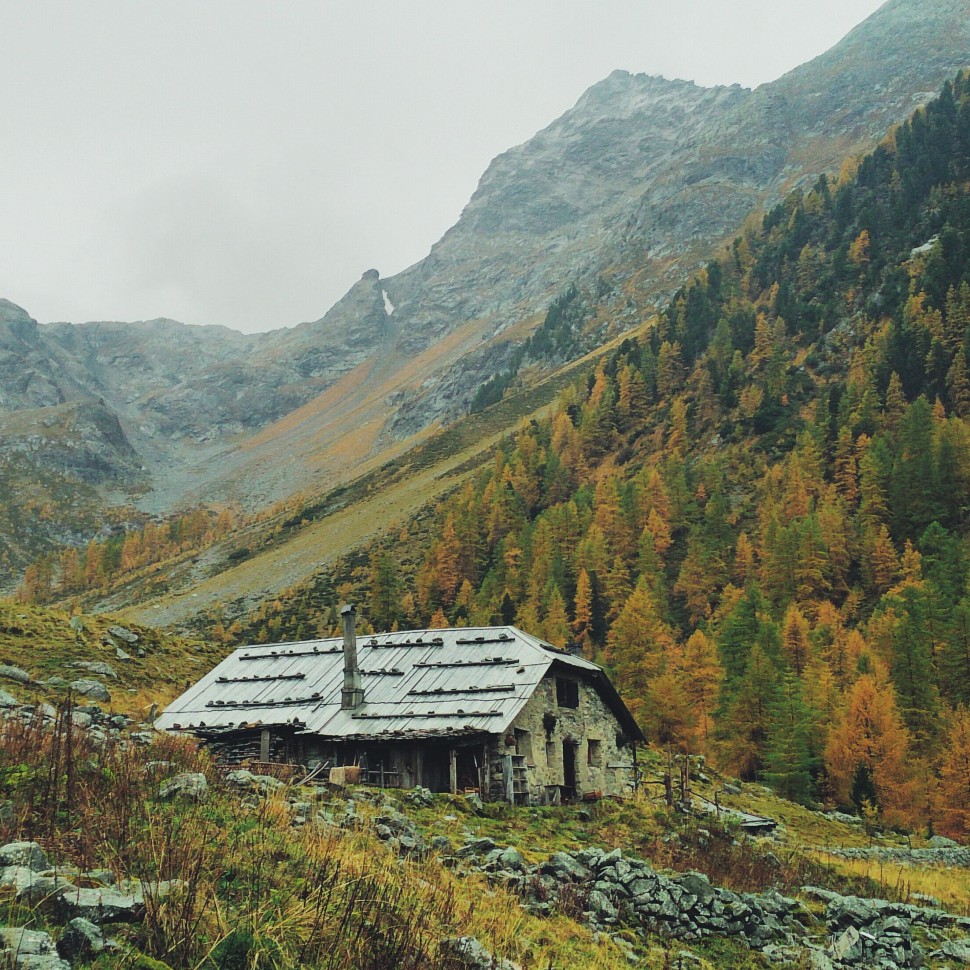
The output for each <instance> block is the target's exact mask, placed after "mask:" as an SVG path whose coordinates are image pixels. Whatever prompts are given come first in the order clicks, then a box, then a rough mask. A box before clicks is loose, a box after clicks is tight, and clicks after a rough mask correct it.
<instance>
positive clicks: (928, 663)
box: [217, 73, 970, 836]
mask: <svg viewBox="0 0 970 970" xmlns="http://www.w3.org/2000/svg"><path fill="white" fill-rule="evenodd" d="M968 354H970V75H968V74H966V73H964V74H961V75H960V76H958V77H957V78H956V80H955V81H953V82H952V83H949V84H947V85H946V86H945V88H944V89H943V91H942V93H941V95H940V96H939V98H938V99H937V100H935V101H934V102H933V103H931V104H930V105H929V106H928V107H927V108H926V109H924V110H921V111H920V112H918V113H917V114H916V115H914V116H913V117H912V118H911V119H910V120H909V121H908V122H906V123H905V124H903V125H901V126H899V127H898V128H897V129H896V130H894V131H893V132H892V133H891V134H890V136H889V137H888V138H887V139H886V140H885V142H884V143H883V144H882V145H880V146H879V148H878V149H877V150H876V151H875V152H873V153H872V154H870V155H869V156H867V157H865V158H864V159H862V160H861V161H860V162H858V163H847V164H846V166H844V168H843V171H842V173H841V175H840V177H839V179H838V180H828V179H826V178H824V177H823V178H821V179H819V181H818V183H817V184H816V185H815V187H814V188H813V190H812V191H810V192H808V193H806V194H795V195H792V196H791V197H790V198H789V199H788V200H787V201H786V202H785V203H783V204H782V205H780V206H778V207H777V208H775V209H774V210H772V211H771V212H769V213H768V214H767V215H765V216H764V217H763V218H762V219H758V220H752V221H751V222H750V223H749V225H748V226H747V227H746V229H745V231H744V232H743V233H742V235H740V236H739V237H738V238H737V239H736V240H735V241H734V242H733V244H732V245H731V246H730V247H728V249H727V250H726V251H725V252H724V254H723V255H722V256H721V257H720V258H718V259H717V260H715V261H713V262H711V263H710V264H709V265H708V266H707V268H706V269H705V270H704V271H702V272H701V273H700V274H698V275H697V276H696V277H695V278H694V279H693V280H692V281H691V282H690V283H689V284H687V285H686V286H685V287H684V288H683V289H682V290H681V291H680V292H679V293H678V294H677V296H676V298H675V299H674V300H673V301H672V303H671V304H670V306H669V307H668V308H667V310H666V311H665V312H664V314H663V315H662V317H661V318H660V320H659V322H658V324H657V326H656V327H655V328H653V329H652V330H651V332H650V333H649V336H648V338H646V339H644V340H642V341H633V340H630V341H627V342H625V343H624V344H623V345H622V346H621V347H620V349H619V350H618V351H617V352H616V353H615V354H614V355H612V356H611V357H609V358H608V359H606V360H605V361H604V362H603V363H602V364H601V365H600V366H599V367H598V369H597V370H596V372H595V373H594V374H593V375H592V376H591V377H590V379H589V380H588V381H587V382H586V383H584V384H581V385H579V386H576V387H574V388H572V390H571V391H570V392H569V393H567V394H566V395H565V396H564V397H563V399H562V400H561V402H560V404H559V406H558V409H557V410H556V413H555V414H554V415H553V416H552V417H550V418H549V419H548V420H545V421H541V422H535V421H533V422H530V423H529V424H527V425H526V426H523V427H522V428H521V429H520V430H519V431H518V432H517V433H516V434H515V435H514V436H513V437H510V438H509V439H508V441H507V442H506V443H505V444H504V445H503V446H502V447H501V448H499V449H498V450H497V451H496V453H495V455H494V459H493V461H492V462H491V463H490V465H489V467H487V468H486V469H485V470H483V471H482V472H481V473H480V474H479V475H478V476H477V477H476V478H475V479H474V480H473V481H471V482H469V483H468V484H466V485H465V486H464V487H462V488H461V489H460V490H459V491H457V492H456V493H455V494H453V495H452V496H450V497H449V498H448V499H447V500H445V501H444V502H442V503H440V505H439V506H438V507H437V508H436V510H435V512H434V514H433V516H432V517H431V519H430V520H426V521H424V522H423V523H418V524H415V526H414V528H410V529H406V530H404V531H402V532H401V533H400V535H396V536H394V537H393V538H389V539H387V540H386V541H385V542H383V543H382V544H380V545H378V546H375V547H373V548H372V549H370V550H368V551H366V552H365V553H364V554H362V555H361V556H360V557H358V558H357V559H355V560H354V561H353V562H347V563H344V568H343V569H342V570H341V569H338V570H334V571H330V572H327V573H326V574H321V575H320V576H319V577H318V579H317V581H316V582H315V583H313V584H309V585H306V586H302V587H300V588H298V589H294V590H291V591H289V592H288V593H286V594H283V595H281V596H280V597H279V598H277V599H275V600H274V601H272V602H270V603H267V604H265V605H264V607H263V608H262V609H261V610H260V611H259V612H258V613H257V614H255V615H254V616H252V617H250V618H249V620H248V621H247V622H246V623H245V624H242V623H237V624H235V626H233V627H231V628H230V630H229V631H226V630H224V629H223V628H222V627H221V626H220V627H219V628H218V631H217V632H218V633H219V634H221V635H223V636H225V637H226V639H227V641H231V640H240V639H243V640H244V639H247V638H257V639H262V640H266V639H279V638H283V637H286V636H306V635H311V634H312V633H314V632H315V630H324V629H327V628H328V627H329V626H330V624H331V622H332V619H333V618H332V617H330V616H329V615H328V607H329V605H330V604H331V603H333V602H334V597H335V596H336V595H341V596H356V597H357V598H358V599H359V600H360V601H361V602H366V603H367V604H368V610H367V612H368V618H369V621H370V623H371V624H372V625H373V626H374V627H375V628H388V627H393V626H395V625H400V626H422V625H427V624H430V625H433V626H437V625H446V624H465V623H467V624H476V623H494V622H510V623H515V624H516V625H518V626H520V627H522V628H524V629H528V630H531V631H533V632H536V633H539V634H541V635H543V636H544V637H546V638H547V639H548V640H550V641H551V642H552V643H555V644H565V643H566V642H570V641H577V642H579V643H581V644H582V645H583V649H584V650H585V651H586V653H587V655H589V656H591V657H593V658H594V659H596V660H598V661H600V662H602V663H604V664H605V665H606V666H607V667H608V669H609V670H610V671H611V673H612V674H613V676H614V677H615V680H616V683H617V685H618V687H619V689H620V690H621V692H622V693H623V695H624V696H625V698H626V699H627V700H628V702H629V703H630V705H631V708H632V709H633V710H634V711H635V713H636V714H637V716H638V718H639V719H640V721H641V723H643V725H644V726H645V728H646V729H647V730H648V732H649V734H650V735H651V737H652V739H653V740H655V741H657V742H659V743H663V744H669V745H675V746H677V747H679V748H680V749H683V750H689V751H691V752H698V753H701V752H702V753H706V754H708V755H709V756H712V757H714V758H716V759H717V761H718V762H719V763H720V764H721V765H722V766H723V767H724V768H726V769H728V770H732V771H734V772H736V773H737V774H738V775H739V776H740V777H742V778H745V779H754V778H759V779H761V780H764V781H766V782H767V783H769V784H771V785H773V786H774V787H775V788H776V789H777V790H778V791H779V792H781V793H783V794H784V795H786V796H788V797H792V798H794V799H796V800H801V801H805V802H815V801H819V802H823V803H827V804H837V805H842V806H845V807H849V808H854V809H857V810H860V811H863V812H867V813H870V814H872V815H881V816H882V818H883V819H884V821H885V822H887V823H890V824H904V825H915V824H917V823H919V824H923V823H927V822H928V823H929V825H930V826H931V827H933V828H935V829H936V830H937V831H941V832H945V833H949V834H953V835H962V836H966V835H968V834H970V816H968V805H970V712H968V706H967V705H968V703H970V594H968V577H970V523H968V507H970V369H968V359H970V358H968ZM422 537H427V538H426V541H423V542H422V541H421V539H422Z"/></svg>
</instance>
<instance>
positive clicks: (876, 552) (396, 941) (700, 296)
mask: <svg viewBox="0 0 970 970" xmlns="http://www.w3.org/2000/svg"><path fill="white" fill-rule="evenodd" d="M968 44H970V7H968V5H967V2H966V0H932V2H926V3H925V5H922V4H920V3H917V2H915V0H889V2H888V3H886V4H884V5H883V7H881V8H880V9H879V10H878V11H877V12H876V13H875V14H873V15H872V17H871V18H869V20H867V21H865V22H864V23H863V24H861V25H860V26H858V27H857V28H856V29H855V30H854V31H853V32H852V33H850V34H849V35H848V36H847V37H846V38H845V39H844V40H843V41H841V42H840V43H839V44H838V45H836V47H834V48H833V49H832V50H831V51H829V52H827V53H826V54H823V55H821V56H820V57H819V58H817V59H816V60H815V61H812V62H810V63H808V64H806V65H802V66H801V67H799V68H796V69H795V70H793V71H791V72H790V73H789V74H786V75H785V76H784V77H782V78H780V79H778V80H777V81H774V82H771V83H770V84H766V85H763V86H761V87H759V88H757V89H755V90H754V91H749V90H747V89H743V88H740V87H739V86H737V85H735V86H733V87H731V88H727V87H718V88H701V87H698V86H696V85H693V84H692V83H690V82H684V81H667V80H665V79H663V78H647V77H644V76H643V75H628V74H626V73H625V72H619V71H618V72H615V73H614V74H613V75H610V77H609V78H607V79H606V80H604V81H602V82H600V83H599V84H597V85H595V86H594V87H593V88H591V89H590V90H589V91H587V93H586V94H584V95H583V97H582V98H581V99H580V101H579V102H578V103H577V105H576V107H575V108H573V109H571V110H570V111H569V112H567V113H566V114H565V115H563V116H562V118H560V119H558V120H557V121H555V122H553V123H552V124H551V125H550V126H549V127H548V128H546V129H544V130H543V131H542V132H540V133H539V134H538V135H536V136H535V137H534V138H533V139H532V140H530V141H529V142H527V143H525V144H524V145H521V146H518V147H517V148H513V149H510V150H509V152H507V153H505V154H504V155H502V156H500V157H499V158H497V159H496V160H495V161H494V162H493V163H492V165H491V166H490V167H489V169H488V171H487V172H486V173H485V175H484V176H483V177H482V180H481V182H480V183H479V188H478V191H477V192H476V193H475V195H474V196H473V197H472V200H471V201H470V202H469V204H468V206H467V208H466V210H465V211H464V212H463V214H462V216H461V218H460V219H459V221H458V223H457V224H456V225H455V226H454V227H453V228H452V229H450V230H449V231H448V232H447V233H446V234H445V236H444V237H443V239H442V240H441V241H440V242H439V243H438V244H436V246H435V247H434V248H433V249H432V251H431V253H430V254H429V256H428V257H426V259H424V260H422V261H421V262H419V263H417V264H415V265H414V266H412V267H410V268H409V269H407V270H405V271H403V272H401V273H399V274H398V275H396V276H392V277H389V278H384V277H382V276H381V274H380V273H378V272H377V271H376V270H369V271H367V272H365V273H364V274H363V277H362V278H361V279H360V280H359V281H358V282H357V283H355V284H354V286H353V287H352V288H351V289H350V291H349V292H348V294H347V295H346V296H345V297H344V298H343V299H342V300H341V301H339V302H338V303H337V304H336V305H335V306H334V307H333V308H332V309H331V310H330V311H329V312H328V313H327V314H326V315H325V316H324V317H322V318H321V319H320V320H317V321H315V322H313V323H307V324H301V325H299V326H297V327H294V328H291V329H288V330H276V331H270V332H269V333H266V334H253V335H244V334H239V333H235V332H234V331H230V330H228V329H226V328H221V327H206V328H193V327H187V326H184V325H182V324H178V323H175V322H174V321H171V320H167V319H158V320H154V321H150V322H148V323H143V324H121V323H89V324H83V325H75V324H39V323H37V321H35V320H33V319H32V318H31V317H30V316H29V315H28V314H27V311H26V310H23V309H21V308H20V307H18V306H16V305H15V304H13V303H11V302H9V301H7V300H0V543H2V545H0V583H2V584H4V585H3V592H4V595H5V596H6V598H4V599H0V681H2V683H3V684H4V685H5V688H9V689H0V966H3V967H8V966H9V967H10V968H11V970H13V968H24V970H71V968H78V970H112V968H120V970H183V968H184V970H189V968H192V970H288V968H297V967H306V968H308V970H318V968H319V970H323V968H326V970H393V968H403V970H424V968H428V970H572V968H579V970H582V968H602V970H619V968H622V967H636V968H643V970H648V968H649V970H671V968H679V970H686V968H693V967H697V968H709V970H719V968H739V970H744V968H750V970H754V968H767V967H779V968H792V970H796V968H799V970H843V968H884V970H893V968H918V967H941V968H950V970H953V968H957V967H960V966H966V965H970V68H968V65H970V47H968ZM924 53H925V57H924V56H923V54H924ZM458 705H461V706H458Z"/></svg>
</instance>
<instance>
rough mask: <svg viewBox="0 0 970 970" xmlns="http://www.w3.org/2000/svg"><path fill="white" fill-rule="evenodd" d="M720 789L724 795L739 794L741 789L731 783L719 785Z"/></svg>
mask: <svg viewBox="0 0 970 970" xmlns="http://www.w3.org/2000/svg"><path fill="white" fill-rule="evenodd" d="M721 791H722V792H724V794H725V795H740V794H741V789H740V788H738V786H737V785H732V784H730V783H727V784H724V785H721Z"/></svg>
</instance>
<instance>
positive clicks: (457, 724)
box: [155, 626, 629, 738]
mask: <svg viewBox="0 0 970 970" xmlns="http://www.w3.org/2000/svg"><path fill="white" fill-rule="evenodd" d="M357 658H358V665H359V667H360V670H361V680H362V683H363V688H364V703H363V704H362V705H361V706H360V707H359V708H358V709H356V710H353V711H345V710H341V707H340V691H341V688H342V686H343V640H342V638H333V639H328V640H309V641H305V642H301V643H280V644H272V645H263V644H260V645H255V646H249V647H240V648H239V649H238V650H236V651H234V652H233V653H232V654H230V655H229V656H228V657H227V658H226V659H225V660H223V661H222V663H220V664H219V665H218V666H217V667H216V668H215V669H214V670H211V671H210V672H209V673H208V674H206V675H205V677H203V678H202V679H201V680H200V681H199V682H198V683H197V684H195V685H194V686H192V687H190V688H189V689H188V690H187V691H186V692H185V693H184V694H182V696H181V697H179V698H177V699H176V700H175V701H173V702H172V703H171V704H170V705H169V706H168V708H167V709H166V710H165V712H164V713H163V714H162V715H161V716H160V717H159V718H158V720H157V721H156V722H155V723H156V725H157V726H158V727H160V728H163V729H166V730H172V729H175V730H178V729H182V730H186V729H206V730H211V729H216V730H219V729H227V728H239V727H242V726H243V725H247V724H250V725H257V724H262V725H265V726H270V725H284V724H286V725H293V724H298V725H300V726H301V729H302V730H305V731H306V732H308V733H312V734H317V735H321V736H323V737H334V738H346V737H356V738H360V737H379V736H382V735H383V736H385V737H387V736H388V735H393V736H397V737H402V736H408V735H410V734H411V733H412V732H413V733H420V734H422V735H425V736H427V735H428V734H429V732H434V733H435V734H438V733H440V734H442V735H452V734H467V733H471V732H476V731H482V732H487V733H490V734H494V733H500V732H502V731H504V730H505V729H506V728H508V726H509V725H510V724H511V723H512V721H513V720H514V719H515V717H516V715H518V713H519V711H521V710H522V708H523V706H524V705H525V703H526V701H528V699H529V697H531V695H532V692H533V691H534V690H535V688H536V686H537V685H538V683H539V681H541V680H542V678H543V676H544V675H545V673H546V671H547V670H548V669H549V667H550V666H551V665H552V664H554V663H555V664H557V665H560V666H565V667H567V668H571V669H573V670H575V671H576V672H577V673H581V674H586V675H587V676H591V675H592V676H594V677H595V678H596V679H597V680H598V681H605V677H604V676H603V674H602V671H601V670H600V668H599V667H598V666H596V664H593V663H590V662H589V661H588V660H584V659H582V658H581V657H575V656H572V655H571V654H568V653H565V652H564V651H561V650H557V649H556V648H555V647H552V646H550V645H549V644H547V643H544V642H543V641H542V640H540V639H538V638H537V637H534V636H531V635H530V634H528V633H523V632H522V631H521V630H518V629H516V628H515V627H511V626H505V627H461V628H455V629H447V630H411V631H407V632H399V633H378V634H376V635H373V636H371V635H363V636H359V637H358V638H357ZM607 684H608V682H607ZM610 690H611V692H612V695H613V698H615V700H616V701H618V700H619V698H617V697H616V695H615V692H613V691H612V689H610ZM610 700H612V698H611V699H610ZM621 706H622V705H621ZM627 717H629V715H627Z"/></svg>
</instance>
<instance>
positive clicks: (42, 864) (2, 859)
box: [0, 842, 50, 872]
mask: <svg viewBox="0 0 970 970" xmlns="http://www.w3.org/2000/svg"><path fill="white" fill-rule="evenodd" d="M0 866H26V867H27V868H28V869H35V870H36V871H37V872H42V871H43V870H44V869H48V868H50V863H49V862H48V861H47V854H46V853H45V852H44V850H43V849H42V848H41V847H40V846H39V845H38V844H37V843H36V842H8V843H7V844H6V845H3V846H0Z"/></svg>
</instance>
